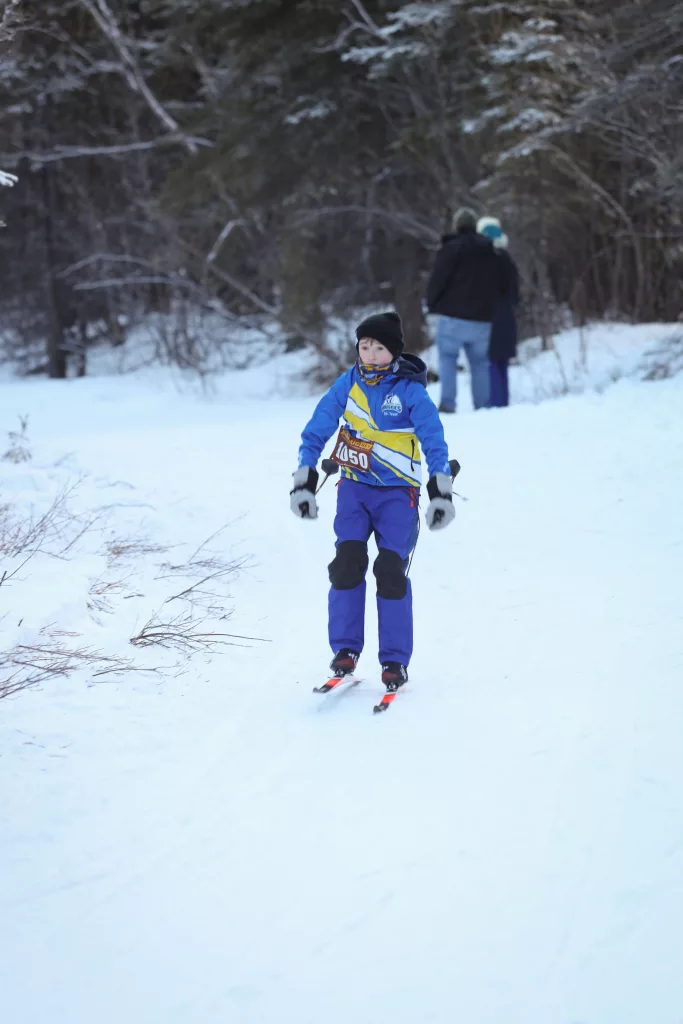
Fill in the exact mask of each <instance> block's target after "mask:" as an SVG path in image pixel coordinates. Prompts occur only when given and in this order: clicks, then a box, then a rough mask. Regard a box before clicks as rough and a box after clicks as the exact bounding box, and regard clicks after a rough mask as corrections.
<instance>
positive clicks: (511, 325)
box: [489, 249, 519, 363]
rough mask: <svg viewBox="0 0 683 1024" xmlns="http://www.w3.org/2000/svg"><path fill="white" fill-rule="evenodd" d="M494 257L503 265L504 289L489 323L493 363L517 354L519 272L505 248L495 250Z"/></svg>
mask: <svg viewBox="0 0 683 1024" xmlns="http://www.w3.org/2000/svg"><path fill="white" fill-rule="evenodd" d="M496 259H497V260H500V262H501V264H502V265H503V267H504V279H505V282H506V289H505V293H504V294H503V296H502V297H501V298H500V300H499V301H498V304H497V305H496V309H495V312H494V314H493V322H492V324H491V340H490V342H489V359H490V360H491V361H492V362H494V363H502V362H507V361H508V360H510V359H514V358H515V356H516V355H517V317H516V314H515V307H516V306H517V304H518V302H519V273H518V271H517V267H516V265H515V261H514V260H513V259H512V257H511V256H510V254H509V253H508V252H506V250H505V249H497V250H496Z"/></svg>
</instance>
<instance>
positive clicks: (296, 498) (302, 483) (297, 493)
mask: <svg viewBox="0 0 683 1024" xmlns="http://www.w3.org/2000/svg"><path fill="white" fill-rule="evenodd" d="M292 479H293V483H294V489H293V490H291V491H290V492H289V495H290V497H289V504H290V507H291V509H292V512H293V513H294V515H295V516H298V517H299V519H317V518H318V505H317V502H316V500H315V490H316V487H317V486H318V471H317V469H311V467H310V466H299V468H298V469H297V471H296V473H294V476H293V478H292Z"/></svg>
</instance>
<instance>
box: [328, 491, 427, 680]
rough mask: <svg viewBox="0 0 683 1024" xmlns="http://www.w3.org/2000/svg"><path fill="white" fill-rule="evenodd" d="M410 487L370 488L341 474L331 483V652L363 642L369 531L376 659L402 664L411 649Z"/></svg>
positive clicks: (413, 521)
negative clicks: (375, 549) (374, 548)
mask: <svg viewBox="0 0 683 1024" xmlns="http://www.w3.org/2000/svg"><path fill="white" fill-rule="evenodd" d="M418 498H419V491H418V489H417V488H416V487H373V486H372V485H371V484H360V483H356V482H355V480H348V479H346V478H344V479H342V480H340V482H339V485H338V487H337V515H336V516H335V520H334V532H335V534H336V535H337V546H336V547H337V553H336V555H335V558H334V560H333V561H332V562H331V564H330V566H329V572H330V582H331V583H332V586H331V588H330V594H329V603H328V608H329V638H330V647H331V648H332V651H333V653H336V652H337V651H339V650H341V649H342V648H343V647H349V648H351V650H353V651H358V652H360V651H362V650H363V645H364V642H365V574H366V572H367V569H368V564H369V559H368V541H369V539H370V537H371V536H372V534H373V533H374V535H375V540H376V541H377V547H378V554H377V558H376V559H375V562H374V565H373V573H374V575H375V578H376V580H377V618H378V626H379V660H380V664H383V663H384V662H386V661H398V662H399V663H400V664H401V665H408V664H409V662H410V657H411V655H412V653H413V595H412V589H411V586H410V580H409V579H408V577H407V576H406V572H407V569H408V560H409V557H410V553H411V551H412V550H413V548H414V547H415V544H416V543H417V530H418Z"/></svg>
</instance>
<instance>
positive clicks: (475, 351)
mask: <svg viewBox="0 0 683 1024" xmlns="http://www.w3.org/2000/svg"><path fill="white" fill-rule="evenodd" d="M453 228H454V232H455V233H454V234H451V235H444V237H443V239H442V245H441V248H440V249H439V252H438V253H437V256H436V262H435V264H434V269H433V270H432V273H431V276H430V278H429V284H428V286H427V308H428V309H429V312H430V313H437V314H438V315H439V316H440V319H439V326H438V329H437V333H436V344H437V348H438V350H439V369H440V374H441V402H440V405H439V412H455V407H456V399H457V371H458V356H459V355H460V350H461V349H462V348H464V349H465V352H466V354H467V359H468V362H469V364H470V372H471V377H472V401H473V403H474V408H475V409H484V408H487V407H488V405H489V402H490V380H489V360H488V349H489V340H490V334H491V322H492V320H493V314H494V311H495V309H496V307H497V305H498V302H499V300H500V298H501V296H502V295H503V294H504V293H505V291H506V287H507V283H506V281H505V276H504V275H505V267H504V265H503V263H502V261H501V260H499V259H498V256H497V254H496V251H495V249H494V247H493V243H492V242H491V240H490V239H489V238H486V237H485V236H484V235H480V234H477V216H476V214H475V213H474V212H473V211H472V210H469V209H467V208H465V209H461V210H458V212H457V213H456V214H455V217H454V218H453Z"/></svg>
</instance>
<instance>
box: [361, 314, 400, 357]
mask: <svg viewBox="0 0 683 1024" xmlns="http://www.w3.org/2000/svg"><path fill="white" fill-rule="evenodd" d="M356 338H357V339H358V341H360V340H361V338H374V339H375V341H378V342H379V343H380V345H384V347H385V348H387V349H389V351H390V352H391V354H392V356H393V357H394V359H398V357H399V356H400V354H401V352H403V328H402V327H401V318H400V316H399V315H398V313H393V312H391V313H375V315H374V316H369V317H368V318H367V319H366V320H364V321H363V323H362V324H358V327H356ZM356 348H358V343H356Z"/></svg>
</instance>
